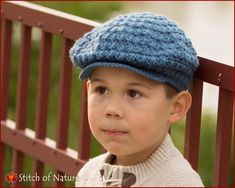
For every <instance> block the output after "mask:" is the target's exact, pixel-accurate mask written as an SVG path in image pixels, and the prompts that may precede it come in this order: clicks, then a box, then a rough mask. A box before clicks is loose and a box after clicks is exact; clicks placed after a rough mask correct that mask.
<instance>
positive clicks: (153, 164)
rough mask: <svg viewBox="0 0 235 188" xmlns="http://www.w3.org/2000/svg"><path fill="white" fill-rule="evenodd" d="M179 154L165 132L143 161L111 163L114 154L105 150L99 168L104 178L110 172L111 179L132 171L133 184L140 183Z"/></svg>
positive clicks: (121, 176)
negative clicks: (126, 163) (154, 148)
mask: <svg viewBox="0 0 235 188" xmlns="http://www.w3.org/2000/svg"><path fill="white" fill-rule="evenodd" d="M179 154H180V156H181V153H180V152H179V151H178V150H177V149H176V147H175V146H174V144H173V142H172V140H171V137H170V135H169V134H167V135H166V138H165V139H164V141H163V142H162V143H161V144H160V145H159V146H158V148H157V149H156V150H155V151H154V152H153V153H152V154H151V155H150V157H149V158H148V159H147V160H146V161H144V162H143V163H139V164H137V165H133V166H120V165H112V164H110V161H111V160H112V159H113V158H114V157H115V156H114V155H112V154H110V153H109V152H107V153H106V156H105V158H104V161H103V163H102V165H101V168H100V170H101V171H102V174H103V175H104V177H105V179H108V178H110V177H108V176H110V175H111V174H112V179H113V178H114V179H123V175H124V173H132V174H134V175H135V176H136V183H135V185H136V184H137V185H141V184H142V183H144V182H145V181H147V180H148V179H149V178H151V177H152V176H153V175H154V174H156V173H157V172H158V171H159V170H160V169H161V167H162V166H163V165H164V164H166V163H167V161H169V160H171V159H173V158H175V157H176V156H179Z"/></svg>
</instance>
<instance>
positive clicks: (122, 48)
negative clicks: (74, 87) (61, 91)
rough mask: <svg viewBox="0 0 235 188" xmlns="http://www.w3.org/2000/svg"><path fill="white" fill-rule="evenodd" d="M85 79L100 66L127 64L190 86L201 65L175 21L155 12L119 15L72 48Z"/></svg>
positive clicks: (154, 77)
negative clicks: (195, 72) (194, 73)
mask: <svg viewBox="0 0 235 188" xmlns="http://www.w3.org/2000/svg"><path fill="white" fill-rule="evenodd" d="M70 58H71V60H72V63H73V64H75V65H77V66H79V67H80V68H81V69H82V71H81V73H80V79H81V80H86V79H88V78H89V77H90V75H91V72H92V71H93V70H94V69H95V68H97V67H119V68H126V69H128V70H130V71H134V72H135V73H138V74H141V75H143V76H145V77H147V78H149V79H151V80H155V81H159V82H162V83H168V84H170V85H171V86H173V87H174V88H175V89H176V90H178V91H182V90H185V89H187V87H188V85H189V82H190V80H191V79H192V76H193V72H194V71H195V69H196V68H197V66H198V65H199V62H198V58H197V54H196V52H195V50H194V48H193V46H192V43H191V41H190V39H188V38H187V37H186V35H185V33H184V32H183V30H182V29H180V28H179V27H178V26H177V25H176V23H175V22H173V21H171V20H169V19H167V18H166V17H164V16H157V15H154V14H152V13H146V12H145V13H133V14H128V15H122V16H118V17H116V18H114V19H112V20H110V21H108V22H106V23H104V24H102V25H101V26H98V27H95V28H94V29H93V30H92V31H90V32H88V33H86V34H85V35H84V36H83V37H82V38H80V39H79V40H77V41H76V43H75V44H74V46H73V47H72V48H71V49H70Z"/></svg>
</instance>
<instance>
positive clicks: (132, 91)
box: [127, 90, 141, 98]
mask: <svg viewBox="0 0 235 188" xmlns="http://www.w3.org/2000/svg"><path fill="white" fill-rule="evenodd" d="M127 95H128V96H129V97H131V98H137V97H140V96H141V94H140V93H138V92H137V91H135V90H129V91H128V94H127Z"/></svg>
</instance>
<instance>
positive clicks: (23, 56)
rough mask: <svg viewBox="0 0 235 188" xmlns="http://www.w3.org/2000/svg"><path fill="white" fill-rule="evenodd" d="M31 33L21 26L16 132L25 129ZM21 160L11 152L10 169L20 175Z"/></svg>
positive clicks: (29, 28) (17, 153) (15, 152)
mask: <svg viewBox="0 0 235 188" xmlns="http://www.w3.org/2000/svg"><path fill="white" fill-rule="evenodd" d="M31 31H32V28H31V27H29V26H26V25H22V30H21V49H20V62H19V75H18V83H17V94H16V129H18V130H24V129H25V127H26V114H27V98H28V97H27V96H28V80H29V67H30V55H31ZM23 160H24V154H23V153H22V152H20V151H18V150H13V163H12V169H13V171H14V172H16V173H22V171H23ZM17 185H19V182H17V183H16V186H17Z"/></svg>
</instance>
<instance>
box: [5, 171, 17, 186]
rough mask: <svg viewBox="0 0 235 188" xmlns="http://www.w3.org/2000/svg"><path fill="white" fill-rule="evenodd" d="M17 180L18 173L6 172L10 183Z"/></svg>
mask: <svg viewBox="0 0 235 188" xmlns="http://www.w3.org/2000/svg"><path fill="white" fill-rule="evenodd" d="M16 180H17V174H16V173H15V172H9V173H8V174H6V181H7V182H8V183H15V182H16Z"/></svg>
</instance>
